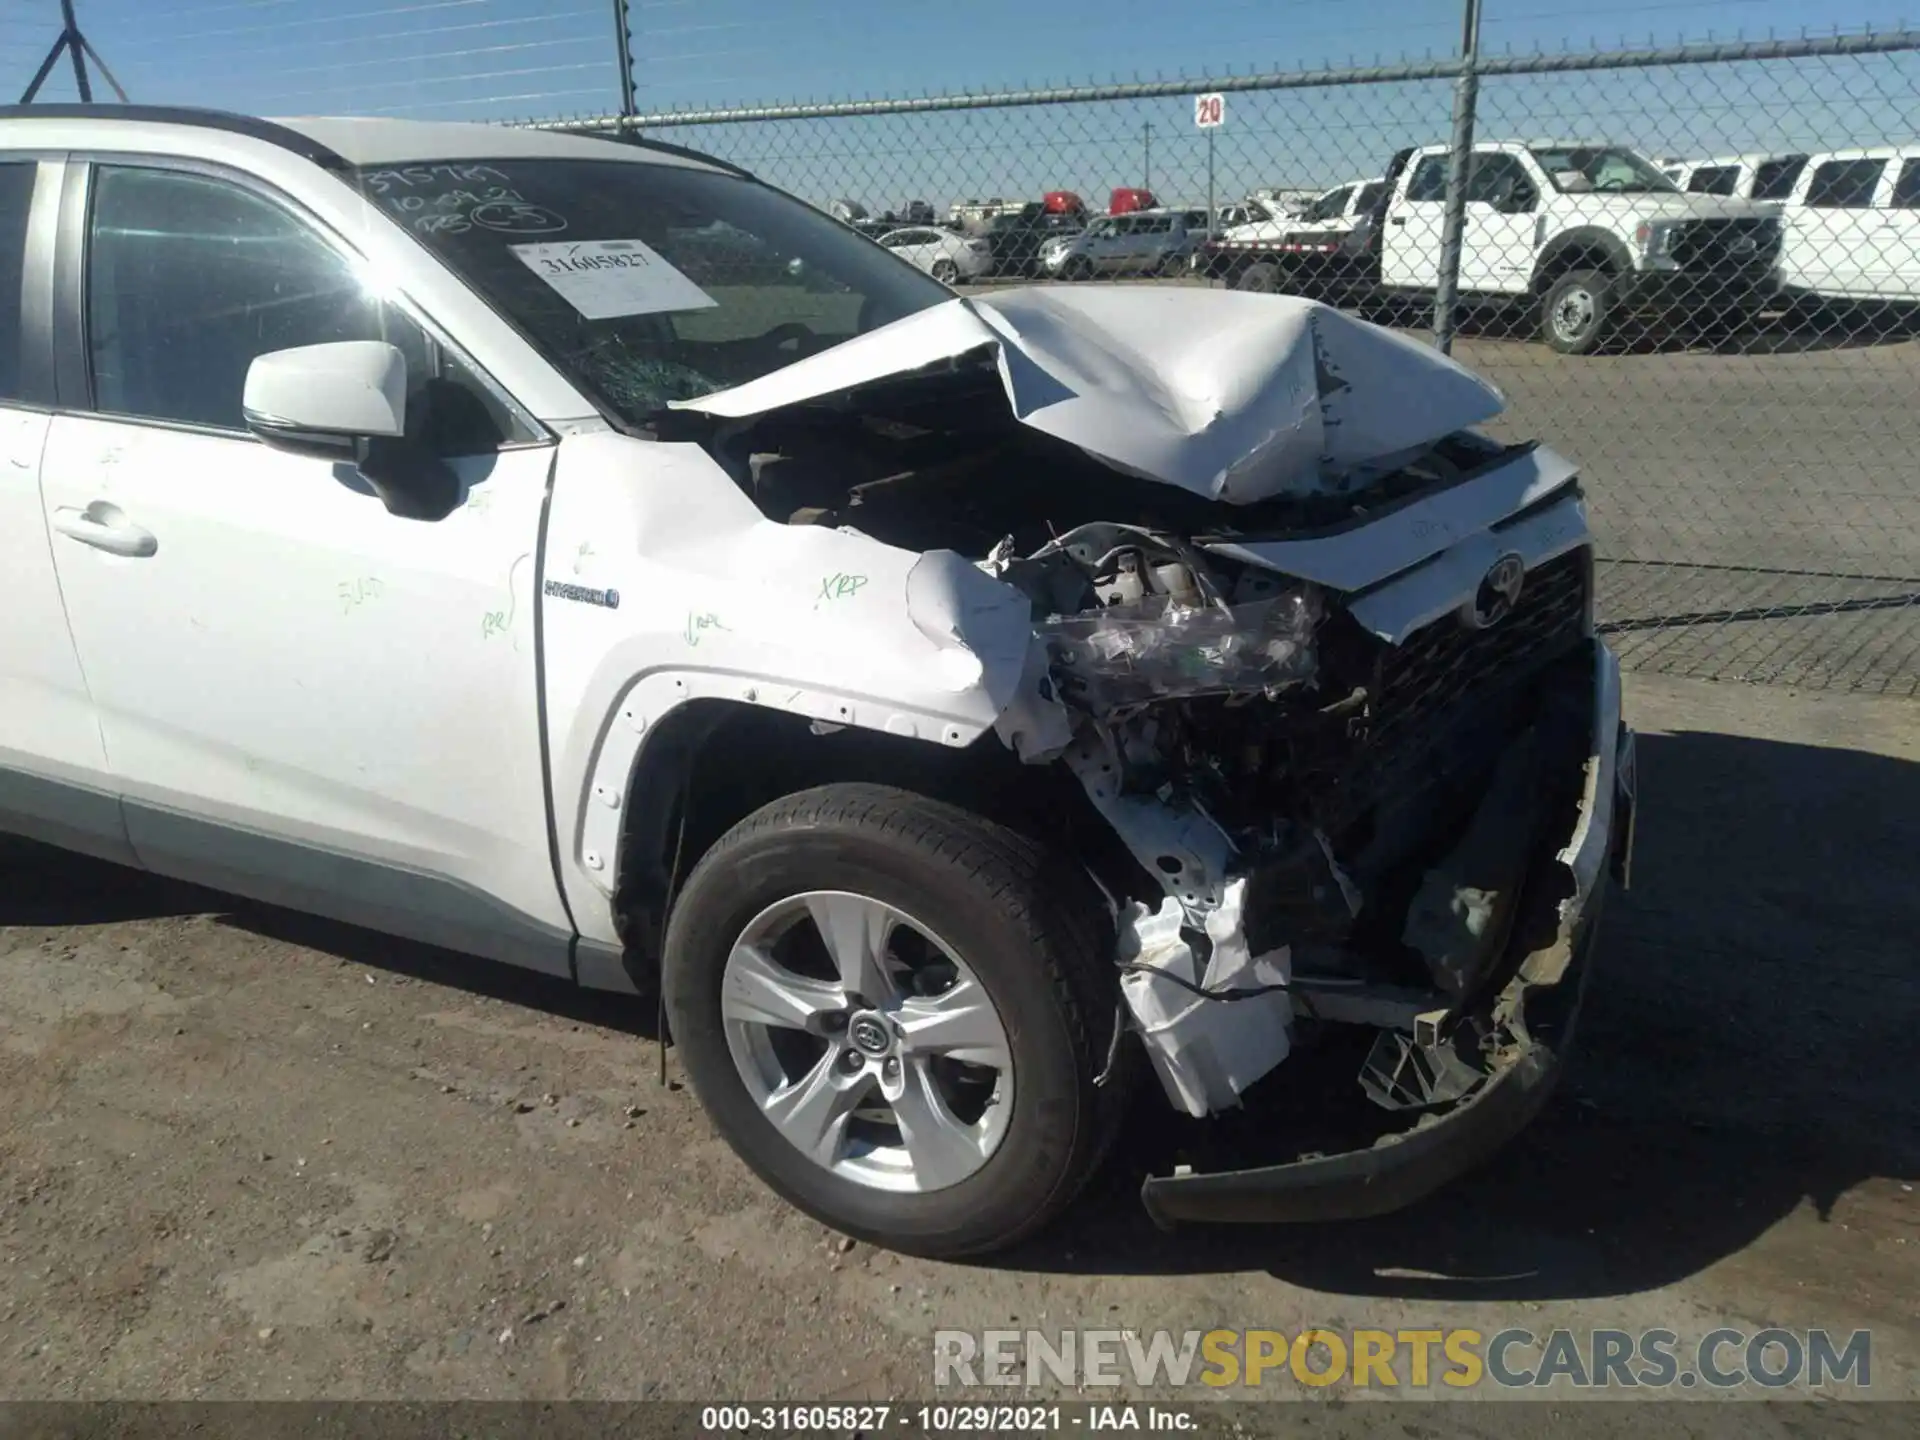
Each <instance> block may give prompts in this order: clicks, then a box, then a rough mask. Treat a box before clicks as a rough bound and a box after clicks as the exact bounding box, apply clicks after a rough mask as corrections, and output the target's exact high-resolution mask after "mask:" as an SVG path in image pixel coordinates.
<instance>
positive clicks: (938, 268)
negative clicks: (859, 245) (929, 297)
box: [880, 225, 993, 285]
mask: <svg viewBox="0 0 1920 1440" xmlns="http://www.w3.org/2000/svg"><path fill="white" fill-rule="evenodd" d="M880 243H881V244H882V245H883V246H885V247H886V248H887V249H889V250H891V251H893V253H894V254H896V255H898V256H899V257H900V258H901V259H902V260H905V261H906V262H907V263H908V264H909V265H915V266H918V267H919V268H920V269H922V270H924V271H926V272H927V273H928V274H929V275H931V276H933V278H934V279H936V280H938V281H939V282H940V283H941V284H942V285H958V284H959V283H960V282H961V281H962V280H980V279H984V278H985V277H986V276H988V275H991V274H992V273H993V251H992V249H991V247H989V246H988V244H987V242H986V241H985V240H984V239H982V238H981V237H980V236H978V235H962V234H959V233H957V232H956V231H953V230H941V229H937V228H935V227H933V226H930V225H919V226H914V227H912V228H911V229H906V230H894V231H891V232H890V233H888V234H886V235H882V236H881V237H880Z"/></svg>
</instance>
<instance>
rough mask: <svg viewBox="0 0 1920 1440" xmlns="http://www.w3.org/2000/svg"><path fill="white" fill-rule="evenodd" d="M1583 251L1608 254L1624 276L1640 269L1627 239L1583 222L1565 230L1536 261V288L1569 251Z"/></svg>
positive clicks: (1553, 271) (1546, 246) (1612, 263)
mask: <svg viewBox="0 0 1920 1440" xmlns="http://www.w3.org/2000/svg"><path fill="white" fill-rule="evenodd" d="M1582 250H1584V251H1589V252H1592V253H1595V254H1602V255H1605V256H1606V257H1607V260H1608V262H1609V263H1610V264H1611V265H1612V266H1613V268H1614V270H1615V271H1616V272H1617V273H1618V274H1621V275H1631V274H1633V272H1634V271H1635V270H1637V269H1638V268H1639V266H1638V265H1637V264H1635V262H1634V258H1633V252H1632V251H1631V250H1629V249H1628V248H1627V245H1626V242H1625V241H1624V240H1622V239H1621V238H1620V237H1619V236H1618V235H1616V234H1614V233H1613V231H1611V230H1608V229H1605V228H1604V227H1602V226H1599V225H1579V226H1575V227H1574V228H1573V229H1571V230H1563V231H1561V232H1560V233H1559V234H1557V235H1555V236H1554V237H1553V238H1552V239H1551V240H1549V241H1547V243H1546V245H1545V246H1544V247H1542V249H1541V251H1540V258H1539V259H1538V260H1537V261H1535V262H1534V267H1533V288H1534V289H1535V290H1538V289H1540V288H1541V285H1542V284H1543V282H1544V281H1545V279H1546V277H1547V276H1549V275H1553V274H1555V273H1556V272H1557V270H1558V268H1559V263H1560V261H1561V260H1562V259H1564V258H1565V256H1566V255H1567V253H1568V252H1569V251H1582Z"/></svg>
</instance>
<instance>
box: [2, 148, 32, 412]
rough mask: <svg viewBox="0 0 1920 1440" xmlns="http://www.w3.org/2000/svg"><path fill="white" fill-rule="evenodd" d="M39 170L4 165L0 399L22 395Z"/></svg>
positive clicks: (28, 163)
mask: <svg viewBox="0 0 1920 1440" xmlns="http://www.w3.org/2000/svg"><path fill="white" fill-rule="evenodd" d="M38 170H39V166H38V165H36V164H35V163H33V162H32V161H25V162H22V161H9V162H7V163H6V164H3V165H0V401H6V400H17V399H19V398H20V287H21V286H22V285H23V284H24V283H25V276H24V275H23V273H22V272H23V271H24V270H25V268H26V258H27V211H28V210H29V209H30V208H31V207H32V205H33V182H34V177H35V175H36V173H37V172H38Z"/></svg>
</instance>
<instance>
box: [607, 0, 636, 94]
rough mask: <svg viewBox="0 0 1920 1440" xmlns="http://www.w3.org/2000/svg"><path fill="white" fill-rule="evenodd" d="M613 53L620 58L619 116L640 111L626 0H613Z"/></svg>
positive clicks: (630, 20)
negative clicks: (634, 76) (634, 82)
mask: <svg viewBox="0 0 1920 1440" xmlns="http://www.w3.org/2000/svg"><path fill="white" fill-rule="evenodd" d="M613 53H614V54H615V55H616V56H618V57H619V60H620V117H621V118H622V119H623V120H631V119H632V118H633V117H634V116H635V115H637V114H639V113H640V106H639V103H638V102H637V100H636V99H635V92H634V87H633V16H632V13H631V12H630V10H629V9H628V5H627V0H613Z"/></svg>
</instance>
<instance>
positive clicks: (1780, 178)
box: [1753, 155, 1807, 200]
mask: <svg viewBox="0 0 1920 1440" xmlns="http://www.w3.org/2000/svg"><path fill="white" fill-rule="evenodd" d="M1806 168H1807V157H1806V156H1804V155H1789V156H1786V157H1785V158H1784V159H1780V160H1764V161H1762V162H1761V163H1760V166H1759V168H1758V169H1756V170H1755V171H1754V172H1753V198H1754V199H1756V200H1785V199H1787V198H1788V197H1790V196H1791V195H1792V194H1793V187H1794V186H1795V185H1798V184H1799V183H1800V176H1801V175H1802V174H1803V173H1804V172H1805V171H1806Z"/></svg>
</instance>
